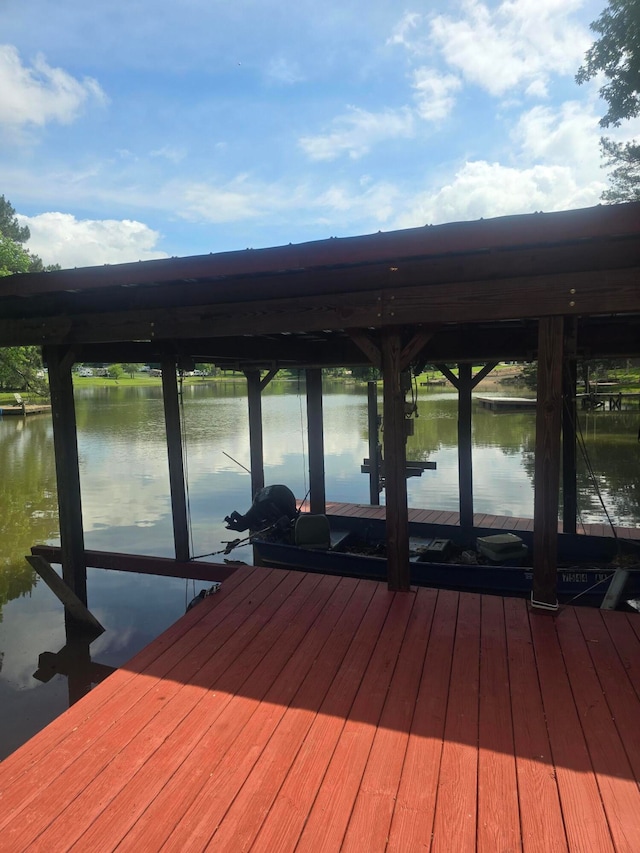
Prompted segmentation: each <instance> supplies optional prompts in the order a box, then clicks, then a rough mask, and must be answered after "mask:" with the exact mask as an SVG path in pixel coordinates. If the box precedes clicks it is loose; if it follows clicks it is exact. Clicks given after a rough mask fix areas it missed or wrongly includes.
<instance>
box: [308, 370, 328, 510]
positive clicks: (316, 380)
mask: <svg viewBox="0 0 640 853" xmlns="http://www.w3.org/2000/svg"><path fill="white" fill-rule="evenodd" d="M305 375H306V385H307V433H308V436H309V508H310V510H311V512H312V513H314V514H316V515H324V513H325V512H326V511H327V500H326V493H325V479H324V425H323V417H322V370H321V369H320V368H319V367H313V368H307V370H305Z"/></svg>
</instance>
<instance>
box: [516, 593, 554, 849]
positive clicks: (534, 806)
mask: <svg viewBox="0 0 640 853" xmlns="http://www.w3.org/2000/svg"><path fill="white" fill-rule="evenodd" d="M504 611H505V630H506V635H507V652H508V660H509V686H510V694H511V718H512V721H513V741H514V754H515V760H516V772H517V788H518V802H519V806H520V825H521V835H522V848H523V850H524V851H525V853H548V851H550V850H553V851H558V853H562V851H563V850H567V849H568V848H567V840H566V832H565V828H564V823H563V819H562V809H561V807H560V795H559V792H558V785H557V781H556V773H555V769H554V766H553V762H552V757H551V746H550V744H549V735H548V731H547V723H546V720H545V711H544V706H543V703H542V696H541V694H540V685H539V681H538V670H537V666H536V658H535V653H534V650H533V644H532V640H531V629H530V626H529V615H528V613H527V604H526V602H525V601H523V600H521V599H517V598H506V599H504ZM546 621H547V626H548V628H553V618H552V617H549V618H547V620H546Z"/></svg>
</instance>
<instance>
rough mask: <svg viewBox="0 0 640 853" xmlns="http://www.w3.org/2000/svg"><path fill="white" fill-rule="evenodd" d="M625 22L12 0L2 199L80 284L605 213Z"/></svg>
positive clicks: (548, 13)
mask: <svg viewBox="0 0 640 853" xmlns="http://www.w3.org/2000/svg"><path fill="white" fill-rule="evenodd" d="M603 7H604V2H603V0H598V2H592V0H588V2H580V0H509V2H502V3H493V2H492V3H490V2H483V0H463V2H455V0H453V2H451V1H450V2H446V0H437V1H436V2H413V3H411V2H410V3H408V4H407V5H405V6H400V5H396V4H395V3H392V2H381V0H368V2H367V3H362V2H355V0H324V2H323V3H317V2H310V1H309V0H296V2H291V0H278V2H275V0H233V2H228V0H226V2H221V0H182V1H180V0H179V2H176V0H174V2H171V3H169V2H166V0H155V2H153V3H151V2H141V0H127V2H124V0H105V2H102V3H95V4H91V3H87V0H57V2H56V3H51V2H50V0H29V2H24V0H4V2H3V3H2V5H1V6H0V33H1V34H2V35H1V37H0V38H1V41H2V43H1V44H0V193H4V195H5V196H6V197H7V198H8V199H9V200H10V201H11V202H12V204H13V205H14V207H15V208H16V210H17V211H18V212H19V214H21V217H22V219H23V221H24V222H25V223H26V224H28V225H29V227H30V229H31V233H32V239H31V241H30V242H29V244H28V245H29V248H31V249H32V250H33V251H35V252H36V253H38V254H39V255H40V256H41V257H42V258H43V260H44V261H45V262H46V263H60V264H61V265H62V266H64V267H69V266H81V265H88V264H102V263H118V262H123V261H131V260H138V259H147V258H154V257H166V256H182V255H190V254H202V253H208V252H218V251H226V250H233V249H244V248H246V247H248V246H250V247H254V248H258V247H262V246H272V245H281V244H283V243H289V242H293V243H298V242H303V241H306V240H316V239H324V238H327V237H332V236H340V237H343V236H351V235H356V234H366V233H371V232H374V231H378V230H384V231H389V230H393V229H396V228H407V227H413V226H419V225H424V224H428V223H431V224H437V223H440V222H449V221H455V220H466V219H478V218H480V217H484V218H488V217H492V216H498V215H502V214H508V213H526V212H531V211H534V210H545V211H551V210H562V209H570V208H575V207H585V206H589V205H592V204H597V203H598V201H599V197H600V194H601V192H602V190H603V189H604V187H605V186H606V173H605V172H604V170H603V169H602V168H601V160H600V153H599V149H598V139H599V137H600V135H601V130H600V128H599V127H598V119H599V117H600V116H601V115H602V114H603V112H604V106H603V104H602V102H601V101H600V100H599V97H598V87H599V84H598V82H597V81H595V82H592V83H590V84H588V85H584V86H581V87H579V86H577V85H576V83H575V82H574V75H575V72H576V70H577V68H578V67H579V65H580V64H581V62H582V58H583V56H584V52H585V50H586V49H587V47H588V46H589V44H590V42H591V40H592V35H591V33H590V31H589V23H590V22H591V21H592V20H594V19H595V18H596V17H597V16H598V14H599V13H600V11H601V10H602V8H603ZM638 130H639V127H638V125H637V124H635V125H633V124H627V126H625V127H623V128H621V129H620V130H619V131H616V134H615V136H616V138H618V139H628V138H631V137H632V136H633V135H634V134H636V135H637V133H638Z"/></svg>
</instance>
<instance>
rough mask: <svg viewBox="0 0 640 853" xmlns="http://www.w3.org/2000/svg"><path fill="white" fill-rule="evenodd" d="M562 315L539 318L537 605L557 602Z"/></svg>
mask: <svg viewBox="0 0 640 853" xmlns="http://www.w3.org/2000/svg"><path fill="white" fill-rule="evenodd" d="M563 328H564V325H563V318H562V317H541V318H540V320H539V323H538V404H537V407H536V457H535V474H534V488H535V493H534V509H533V591H532V593H531V603H532V604H533V605H534V606H535V607H540V608H542V609H547V610H556V609H557V607H558V596H557V587H558V577H557V545H558V503H559V501H558V491H559V486H560V432H561V426H562V356H563Z"/></svg>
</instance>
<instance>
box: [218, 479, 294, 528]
mask: <svg viewBox="0 0 640 853" xmlns="http://www.w3.org/2000/svg"><path fill="white" fill-rule="evenodd" d="M297 515H298V507H297V505H296V498H295V495H294V494H293V492H292V491H291V489H290V488H289V487H288V486H282V485H276V486H266V487H265V488H264V489H260V491H259V492H258V493H257V494H256V496H255V498H254V499H253V503H252V504H251V507H250V509H249V510H248V511H247V512H246V513H245V514H244V515H240V513H239V512H236V510H234V511H233V512H232V513H231V514H230V515H227V516H226V517H225V523H226V525H227V530H259V529H260V528H262V527H268V526H269V525H271V524H276V522H278V521H280V519H283V518H286V519H287V521H288V522H293V521H294V520H295V519H296V517H297Z"/></svg>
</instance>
